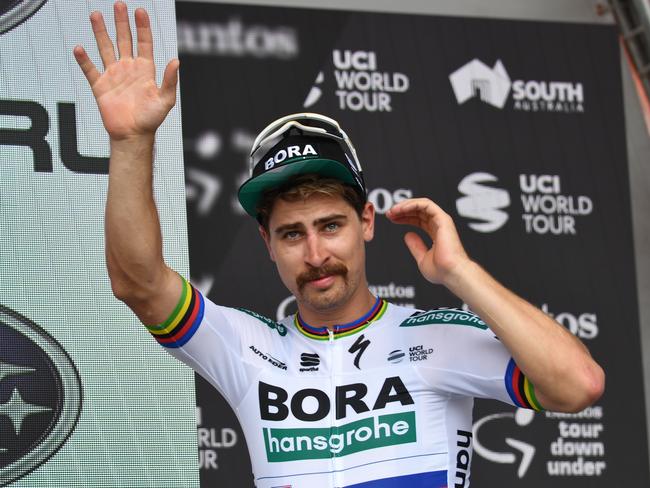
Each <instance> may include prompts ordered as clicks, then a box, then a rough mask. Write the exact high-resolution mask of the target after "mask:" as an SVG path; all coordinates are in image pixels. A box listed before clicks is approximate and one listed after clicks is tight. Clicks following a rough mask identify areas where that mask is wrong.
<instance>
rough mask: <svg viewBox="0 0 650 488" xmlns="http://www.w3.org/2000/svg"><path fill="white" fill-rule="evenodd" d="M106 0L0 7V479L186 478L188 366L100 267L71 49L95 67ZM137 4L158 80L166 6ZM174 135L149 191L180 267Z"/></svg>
mask: <svg viewBox="0 0 650 488" xmlns="http://www.w3.org/2000/svg"><path fill="white" fill-rule="evenodd" d="M127 3H129V9H130V10H131V12H133V10H134V8H135V5H133V4H132V3H131V2H127ZM112 5H113V2H112V1H111V0H102V1H96V0H91V1H85V2H79V1H73V0H12V1H9V2H6V1H5V2H2V5H1V6H0V60H1V63H2V69H0V486H6V485H7V484H9V483H12V486H21V487H27V488H39V487H43V488H52V487H84V488H86V487H102V488H104V487H116V488H118V487H119V488H124V487H138V488H142V487H156V488H162V487H191V486H198V485H199V474H198V465H197V461H196V430H195V417H194V408H195V397H194V380H193V375H192V372H191V371H190V370H189V369H188V368H185V367H183V366H182V365H180V364H179V363H178V362H177V361H176V360H174V359H172V358H171V357H170V356H169V355H168V354H166V353H165V352H164V351H163V350H162V349H161V348H160V347H159V346H158V345H157V343H156V342H155V341H154V340H153V339H152V338H151V336H150V335H149V334H148V333H147V331H146V330H145V328H144V327H143V326H142V325H140V323H139V321H138V320H137V318H136V317H135V316H134V315H133V314H132V313H131V312H130V311H129V310H128V308H127V307H126V306H125V305H124V304H121V303H120V302H119V301H118V300H117V299H115V298H114V297H113V294H112V292H111V287H110V283H109V280H108V274H107V272H106V265H105V259H104V225H103V218H104V217H103V216H104V205H105V201H106V189H107V183H108V174H107V173H108V154H109V144H108V136H107V134H106V132H105V130H104V128H103V125H102V121H101V118H100V116H99V111H98V110H97V105H96V103H95V100H94V98H93V96H92V93H91V90H90V87H89V86H88V83H87V82H86V79H85V78H84V76H83V73H82V72H81V69H80V68H79V66H78V65H77V63H76V61H75V59H74V57H73V54H72V49H73V47H74V46H75V45H77V44H82V45H83V46H85V47H86V49H87V50H88V53H89V54H90V56H91V58H92V59H93V60H94V62H95V63H96V64H97V65H98V66H101V61H100V58H99V54H98V52H97V48H96V46H95V39H94V37H93V34H92V29H91V27H90V22H89V19H88V16H89V14H90V12H91V11H93V10H101V11H103V12H104V16H105V18H106V23H107V27H108V30H109V31H110V32H111V35H112V37H113V38H114V28H113V8H112ZM137 6H140V7H145V8H147V10H148V11H149V13H150V15H151V18H152V22H151V24H152V26H153V32H154V37H155V40H156V51H155V59H156V63H157V66H158V75H159V79H161V78H162V70H163V69H164V66H165V62H166V60H168V59H169V58H171V57H174V56H176V39H175V36H174V35H175V29H176V18H175V12H174V2H173V1H172V0H157V1H156V2H154V1H153V0H145V1H139V2H138V4H137ZM163 36H164V37H163ZM100 69H101V68H100ZM181 137H182V136H181V127H180V111H179V110H178V109H174V110H173V111H172V113H171V114H170V116H169V118H168V119H167V121H166V122H165V124H163V126H162V127H161V129H160V131H159V132H158V139H157V151H156V154H157V157H156V171H155V173H156V175H155V178H156V184H155V185H156V187H155V192H156V199H157V203H158V207H159V210H160V216H161V223H162V227H163V232H164V235H165V254H166V259H167V261H168V262H169V263H170V265H171V266H173V267H175V268H176V269H177V270H178V271H179V272H181V273H184V274H187V273H188V272H189V269H188V268H189V264H188V256H187V233H186V218H185V207H184V204H185V195H184V191H183V190H184V185H183V154H182V145H181ZM170 454H172V455H170Z"/></svg>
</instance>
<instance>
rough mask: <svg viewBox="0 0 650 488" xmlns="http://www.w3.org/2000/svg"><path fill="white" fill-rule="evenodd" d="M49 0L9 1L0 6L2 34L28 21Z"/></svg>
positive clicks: (0, 29)
mask: <svg viewBox="0 0 650 488" xmlns="http://www.w3.org/2000/svg"><path fill="white" fill-rule="evenodd" d="M45 2H47V0H9V1H5V2H2V4H1V5H0V34H4V33H5V32H7V31H9V30H11V29H13V28H14V27H16V26H18V25H20V24H21V23H23V22H24V21H25V20H27V19H28V18H29V17H30V16H31V15H33V14H35V13H36V11H37V10H38V9H39V8H41V7H42V6H43V5H44V4H45Z"/></svg>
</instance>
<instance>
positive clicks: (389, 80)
mask: <svg viewBox="0 0 650 488" xmlns="http://www.w3.org/2000/svg"><path fill="white" fill-rule="evenodd" d="M332 65H333V70H332V77H331V79H333V80H334V81H335V82H336V88H335V89H334V96H335V97H336V100H337V101H338V106H339V109H341V110H352V111H354V112H359V111H365V112H391V111H392V110H393V96H394V95H395V94H397V93H405V92H407V91H408V89H409V87H410V79H409V77H408V76H407V75H406V74H404V73H399V72H390V71H381V70H380V69H379V63H378V55H377V53H376V52H374V51H352V50H349V49H344V50H341V49H334V50H333V51H332ZM324 84H325V72H324V71H323V70H321V71H319V72H318V74H317V75H316V79H315V80H314V84H313V86H312V87H311V89H310V90H309V93H308V94H307V96H306V97H305V101H304V102H303V107H304V108H310V107H312V106H314V105H315V104H316V103H318V101H319V100H320V99H321V97H322V96H323V94H324Z"/></svg>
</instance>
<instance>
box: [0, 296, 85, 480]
mask: <svg viewBox="0 0 650 488" xmlns="http://www.w3.org/2000/svg"><path fill="white" fill-rule="evenodd" d="M81 404H82V390H81V380H80V378H79V373H78V372H77V369H76V367H75V365H74V363H73V362H72V360H71V359H70V357H69V356H68V354H67V353H66V352H65V350H64V349H63V348H62V347H61V345H60V344H59V343H58V342H57V341H56V340H54V338H52V336H50V335H49V334H48V333H47V332H45V331H44V330H43V329H42V328H41V327H39V326H38V325H36V324H35V323H34V322H32V321H30V320H29V319H27V318H25V317H23V316H22V315H20V314H17V313H16V312H14V311H12V310H9V309H8V308H6V307H3V306H0V486H5V485H6V484H9V483H11V482H12V481H15V480H17V479H19V478H21V477H23V476H25V475H27V474H28V473H30V472H31V471H33V470H34V469H36V468H38V467H39V466H40V465H41V464H44V463H45V462H47V460H48V459H49V458H50V457H52V456H53V455H54V454H55V453H56V452H57V451H58V450H59V449H60V448H61V446H62V445H63V444H64V443H65V441H66V440H67V439H68V437H69V436H70V435H71V434H72V431H73V430H74V428H75V426H76V425H77V421H78V419H79V415H80V413H81Z"/></svg>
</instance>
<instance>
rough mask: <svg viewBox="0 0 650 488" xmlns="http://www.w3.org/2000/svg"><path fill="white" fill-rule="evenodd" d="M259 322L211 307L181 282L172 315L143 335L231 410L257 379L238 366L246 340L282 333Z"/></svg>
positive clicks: (247, 367)
mask: <svg viewBox="0 0 650 488" xmlns="http://www.w3.org/2000/svg"><path fill="white" fill-rule="evenodd" d="M264 319H265V318H264V317H261V316H259V315H257V314H254V313H252V312H245V311H240V310H237V309H233V308H228V307H222V306H219V305H215V304H214V303H212V302H211V301H210V300H209V299H207V298H205V297H204V296H203V295H202V294H201V292H200V291H198V290H197V289H196V288H194V287H193V286H192V285H191V284H190V283H189V282H187V281H186V280H185V279H183V291H182V293H181V298H180V299H179V302H178V304H177V306H176V308H175V309H174V311H173V312H172V314H171V315H170V316H169V318H168V319H167V320H166V321H165V322H164V323H162V324H160V325H154V326H147V329H148V330H149V332H150V333H151V335H152V336H153V337H154V338H155V339H156V341H158V343H159V344H160V345H161V346H163V347H164V348H165V349H166V350H167V352H169V353H170V354H171V355H172V356H174V357H175V358H177V359H179V360H180V361H182V362H184V363H185V364H187V365H188V366H190V367H191V368H192V369H194V370H195V371H196V372H197V373H199V374H200V375H201V376H203V377H204V378H205V379H206V380H207V381H209V382H210V383H211V384H212V385H213V386H214V387H215V388H216V389H217V390H218V391H219V392H220V393H221V394H222V395H223V396H224V398H226V400H228V402H229V403H230V404H231V406H233V407H236V406H237V405H238V404H239V403H240V401H241V399H242V398H243V397H244V395H245V394H246V392H247V391H248V389H249V388H250V385H251V384H252V383H253V379H254V378H255V377H256V376H257V375H258V374H259V368H258V367H255V366H254V365H253V364H250V363H248V362H246V361H244V360H243V356H244V355H243V354H242V344H243V343H244V342H245V341H246V340H247V338H249V337H252V336H255V337H256V338H257V341H258V343H259V342H260V341H265V340H266V341H269V342H270V341H272V340H273V337H272V334H270V333H269V332H273V331H272V330H271V325H274V326H277V327H282V326H281V325H280V324H275V323H274V322H271V321H270V320H268V319H266V320H267V321H268V323H266V322H264V321H263V320H264ZM269 324H271V325H269ZM285 332H286V331H285ZM276 334H277V332H276Z"/></svg>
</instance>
